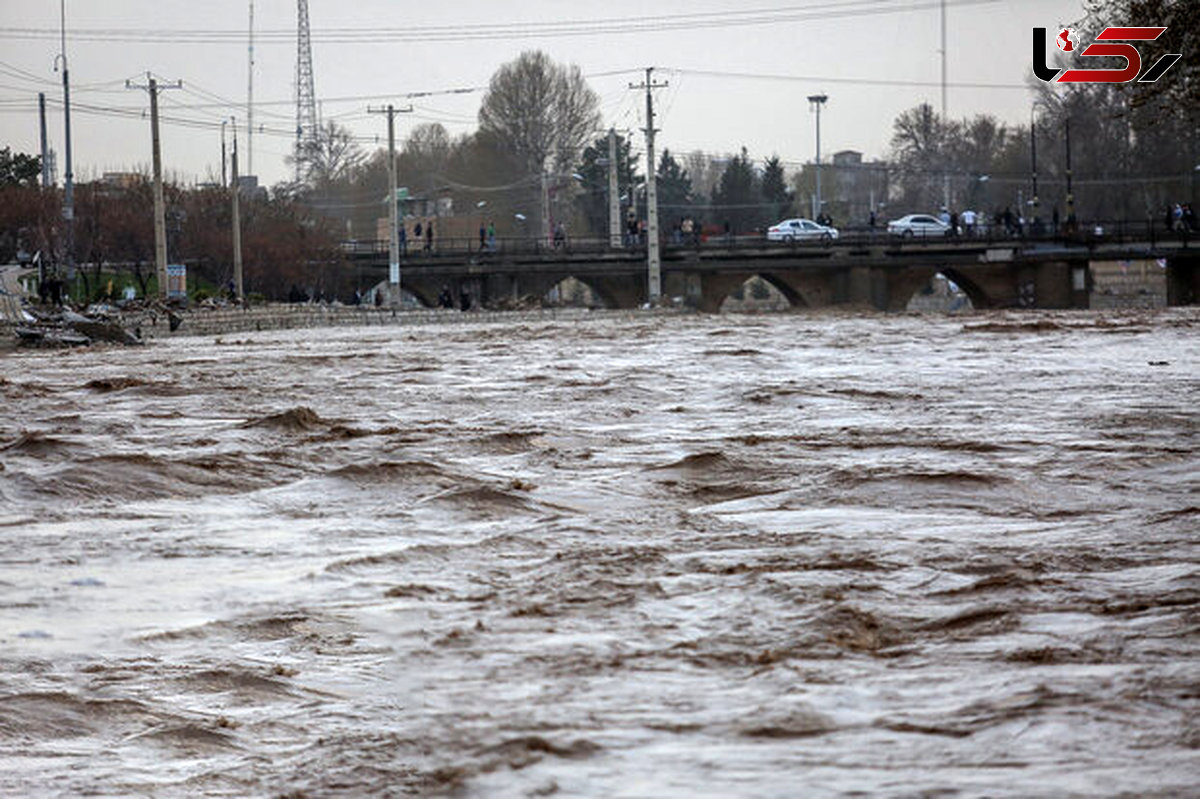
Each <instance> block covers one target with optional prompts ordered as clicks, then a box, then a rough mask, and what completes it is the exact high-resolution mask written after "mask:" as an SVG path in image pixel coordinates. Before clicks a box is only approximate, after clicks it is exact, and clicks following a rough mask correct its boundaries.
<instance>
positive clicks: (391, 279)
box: [387, 105, 400, 300]
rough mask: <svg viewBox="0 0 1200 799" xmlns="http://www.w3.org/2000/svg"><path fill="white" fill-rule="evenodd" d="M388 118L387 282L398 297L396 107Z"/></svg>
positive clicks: (398, 213)
mask: <svg viewBox="0 0 1200 799" xmlns="http://www.w3.org/2000/svg"><path fill="white" fill-rule="evenodd" d="M387 118H388V284H389V285H390V286H391V288H392V292H393V293H394V295H395V296H394V297H393V300H399V299H400V211H399V209H398V208H397V207H396V108H395V106H391V105H389V106H388V107H387Z"/></svg>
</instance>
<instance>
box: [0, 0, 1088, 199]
mask: <svg viewBox="0 0 1200 799" xmlns="http://www.w3.org/2000/svg"><path fill="white" fill-rule="evenodd" d="M250 5H251V4H250V2H249V0H200V1H197V0H86V2H85V0H65V8H66V30H67V42H66V54H67V59H68V64H69V67H70V79H71V102H72V114H71V123H72V143H73V160H74V171H75V174H76V179H77V180H87V179H90V178H94V177H98V176H99V175H100V174H101V173H103V172H105V171H112V170H122V169H135V168H139V167H143V166H144V165H146V164H148V163H149V161H150V132H149V129H150V125H149V121H148V116H144V115H148V108H149V101H148V98H147V95H146V93H145V92H143V91H139V90H131V89H126V88H125V81H126V79H133V80H134V81H135V82H139V83H145V73H146V72H147V71H151V72H153V73H154V74H155V75H156V76H158V77H159V78H160V79H161V80H163V81H174V80H182V81H183V83H184V88H183V89H182V90H171V91H165V92H163V93H162V95H161V106H160V108H161V112H162V114H163V117H164V123H163V127H162V149H163V162H164V168H165V169H166V170H168V172H170V173H173V174H175V175H176V176H178V177H179V178H181V179H183V180H185V181H190V180H204V179H208V178H210V177H212V176H217V177H219V176H220V173H221V133H220V125H221V120H222V119H227V118H228V117H229V116H230V115H236V116H237V124H238V127H239V130H240V131H241V132H242V138H241V142H242V144H241V147H242V151H243V170H244V169H245V148H246V140H245V138H244V129H245V124H246V116H247V114H246V97H247V90H248V79H247V70H248V66H247V60H248V58H247V56H248V48H247V39H246V33H247V30H248V27H249V12H250ZM253 6H254V28H255V36H256V39H255V68H254V99H255V111H254V114H255V119H254V121H255V127H256V128H258V127H259V126H265V129H264V130H262V131H260V132H258V133H256V134H255V137H254V143H253V167H254V171H255V172H256V173H258V175H259V176H260V179H261V180H262V181H263V182H265V183H267V184H271V183H274V182H277V181H279V180H282V179H284V178H285V177H287V175H288V174H289V173H288V168H287V167H286V166H285V165H284V161H283V157H284V155H285V154H287V153H288V152H290V151H291V148H292V146H293V143H294V130H295V119H296V106H295V71H296V50H297V48H296V15H297V4H296V3H295V2H292V0H255V2H254V3H253ZM308 8H309V17H310V25H311V31H312V38H313V47H312V55H313V68H314V77H315V88H316V95H317V99H318V101H319V103H320V113H321V115H322V117H323V118H325V119H335V120H337V121H338V122H339V123H340V124H343V125H345V126H347V127H348V128H350V129H351V130H352V131H354V132H355V133H356V134H357V135H359V136H363V137H372V140H371V141H368V142H364V144H365V146H367V147H368V148H369V149H370V148H373V146H374V144H373V141H374V139H373V137H376V136H378V137H379V141H380V143H381V144H384V143H386V131H387V128H386V123H385V120H384V117H382V116H375V115H369V114H368V113H367V107H368V105H372V106H378V105H380V104H386V103H387V102H389V101H391V102H394V103H395V104H396V105H398V106H400V105H405V104H406V103H408V102H410V100H407V99H406V98H405V97H404V95H406V94H408V93H412V92H434V94H432V95H430V96H426V97H420V98H415V99H412V100H411V102H412V104H413V105H414V106H415V109H416V110H415V113H412V114H406V115H404V116H402V117H398V132H397V136H398V138H400V139H403V137H404V136H405V135H406V133H407V131H408V130H409V129H410V128H411V127H412V126H413V125H414V124H417V123H419V122H429V121H437V122H441V123H442V124H444V125H445V126H446V127H447V128H448V129H449V130H450V132H451V133H452V134H458V133H464V132H469V131H471V130H474V129H475V127H476V114H477V112H478V108H479V103H480V100H481V99H482V96H483V92H482V91H473V92H465V93H455V94H451V93H442V92H447V91H448V90H453V89H473V88H483V87H486V86H487V82H488V80H489V78H490V77H491V75H492V74H493V73H494V72H495V70H496V69H497V67H499V66H500V65H501V64H503V63H504V62H506V61H510V60H512V59H513V58H515V57H516V56H517V55H518V54H519V53H520V52H521V51H522V50H526V49H541V50H544V51H546V52H547V53H548V54H549V55H550V56H551V57H552V58H554V59H555V60H556V61H560V62H565V63H574V64H577V65H579V67H580V68H581V69H582V70H583V72H584V74H585V75H587V76H589V83H590V84H591V86H592V88H593V89H595V90H596V92H597V93H598V94H599V95H600V98H601V111H602V114H603V116H604V123H605V125H606V126H607V125H610V124H611V125H615V126H616V127H617V128H618V129H619V130H629V129H636V128H639V127H641V126H642V125H643V124H644V121H643V120H644V109H645V95H644V93H643V92H639V91H632V90H630V89H629V88H628V84H629V83H630V82H634V83H636V82H640V81H641V80H642V79H643V77H644V74H643V73H642V72H641V70H643V69H644V68H645V67H647V66H654V67H656V72H655V78H656V79H658V80H663V81H666V82H668V83H669V86H668V87H666V88H664V89H660V90H658V91H657V92H656V111H657V112H658V113H657V123H658V127H659V128H660V130H661V133H660V134H659V138H658V147H659V149H661V148H662V147H668V148H670V149H671V150H672V151H674V152H677V153H686V152H688V151H691V150H703V151H705V152H709V153H714V154H724V153H730V152H736V151H737V150H738V149H739V148H741V147H742V146H745V147H746V148H747V149H748V151H749V153H750V156H751V157H752V158H754V159H763V158H765V157H768V156H771V155H773V154H777V155H779V156H780V157H781V158H782V159H783V160H784V161H785V163H788V164H789V165H791V166H798V165H799V164H800V163H803V162H806V161H810V160H812V158H813V156H814V151H815V129H814V128H815V126H814V118H813V114H812V113H811V112H810V110H809V104H808V102H807V101H806V99H805V98H806V97H807V96H808V95H810V94H814V93H824V94H826V95H827V96H828V97H829V100H828V102H827V104H826V105H825V107H824V109H823V111H822V114H821V149H822V153H823V154H825V155H828V154H829V153H832V152H835V151H837V150H843V149H854V150H860V151H862V152H864V153H865V154H866V156H867V157H868V158H875V157H882V156H884V155H886V153H887V149H888V142H889V139H890V137H891V129H892V121H893V120H894V119H895V117H896V115H897V114H898V113H900V112H901V111H903V110H905V109H906V108H910V107H912V106H914V105H916V104H917V103H920V102H922V101H927V102H930V103H932V104H933V106H934V108H935V109H936V108H940V105H941V89H940V80H941V57H940V54H939V49H940V46H941V45H940V38H941V28H940V8H939V2H938V0H815V1H813V2H799V0H790V2H789V0H779V1H778V2H771V0H760V2H751V3H749V4H740V3H737V2H734V0H690V1H689V2H687V3H677V2H644V1H643V2H635V1H634V0H609V2H606V3H603V4H595V5H589V4H585V3H575V2H571V3H568V2H563V1H561V0H522V2H520V3H507V2H496V1H493V2H482V1H481V0H445V1H444V2H439V3H434V2H429V3H416V2H399V0H341V1H340V2H335V1H334V0H309V3H308ZM1082 16H1083V10H1082V3H1081V0H1011V1H1010V2H1001V1H998V0H993V1H989V0H947V12H946V18H947V31H948V34H947V45H948V46H947V53H948V62H947V63H948V74H949V82H950V88H949V93H948V110H949V114H950V116H952V117H962V116H969V115H974V114H978V113H985V112H986V113H991V114H994V115H996V116H997V117H999V118H1000V119H1002V120H1004V121H1008V122H1024V121H1027V120H1028V118H1029V108H1030V95H1029V93H1028V91H1027V90H1026V89H1024V88H1023V87H1024V85H1025V83H1026V80H1027V75H1028V74H1029V72H1030V29H1031V28H1032V27H1035V26H1044V27H1046V28H1054V27H1056V26H1059V25H1061V24H1067V23H1071V22H1074V21H1077V20H1079V19H1080V18H1081V17H1082ZM0 19H2V20H3V22H2V27H0V145H7V146H11V147H13V148H14V149H15V150H17V151H20V152H28V153H36V152H37V151H38V147H39V145H38V115H37V93H38V92H39V91H42V92H45V93H46V95H47V98H48V101H49V102H50V110H49V113H48V129H49V139H50V146H51V148H53V149H55V150H58V151H59V153H60V159H59V175H60V178H61V174H62V172H63V161H62V156H61V152H62V142H63V139H64V136H63V116H62V110H61V106H62V84H61V76H60V75H59V74H58V73H56V72H55V71H54V65H55V58H56V56H57V55H58V53H59V52H60V49H61V45H60V39H59V30H60V2H56V1H55V0H0ZM556 24H557V28H556V30H558V31H560V32H564V33H566V34H567V35H545V33H546V31H547V28H548V27H552V26H555V25H556ZM531 34H534V35H531ZM635 141H636V144H637V147H638V148H639V150H640V149H642V148H643V140H642V135H641V133H640V132H639V133H637V134H636V135H635Z"/></svg>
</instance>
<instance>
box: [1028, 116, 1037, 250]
mask: <svg viewBox="0 0 1200 799" xmlns="http://www.w3.org/2000/svg"><path fill="white" fill-rule="evenodd" d="M1029 166H1030V170H1031V172H1032V174H1031V177H1032V179H1033V197H1032V199H1031V200H1030V205H1031V207H1032V208H1033V214H1032V218H1033V225H1034V226H1035V228H1036V226H1037V224H1038V185H1037V120H1036V119H1035V118H1034V116H1033V112H1032V111H1031V112H1030V114H1029Z"/></svg>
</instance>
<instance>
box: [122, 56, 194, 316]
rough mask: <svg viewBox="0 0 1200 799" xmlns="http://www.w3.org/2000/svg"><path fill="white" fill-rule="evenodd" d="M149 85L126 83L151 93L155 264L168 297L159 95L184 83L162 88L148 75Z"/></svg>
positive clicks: (161, 287) (159, 280) (130, 87)
mask: <svg viewBox="0 0 1200 799" xmlns="http://www.w3.org/2000/svg"><path fill="white" fill-rule="evenodd" d="M146 77H148V78H149V79H150V82H149V85H147V86H137V85H135V84H134V83H133V82H132V81H128V80H127V81H125V88H127V89H146V90H147V91H149V92H150V148H151V157H152V159H153V167H154V263H155V268H156V269H155V271H156V272H157V273H158V293H159V294H160V295H162V296H163V297H164V298H165V297H166V296H167V226H166V220H165V218H164V217H165V214H166V210H165V203H164V202H163V185H162V148H161V146H160V144H159V137H158V93H159V91H161V90H162V89H179V88H182V87H183V81H178V80H177V81H175V82H174V83H172V84H169V85H166V86H162V87H160V86H159V85H158V81H157V80H156V79H155V78H153V77H151V76H150V75H148V74H147V76H146Z"/></svg>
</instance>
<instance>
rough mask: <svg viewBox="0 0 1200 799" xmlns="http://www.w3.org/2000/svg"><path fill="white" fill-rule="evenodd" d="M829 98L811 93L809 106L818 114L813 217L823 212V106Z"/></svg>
mask: <svg viewBox="0 0 1200 799" xmlns="http://www.w3.org/2000/svg"><path fill="white" fill-rule="evenodd" d="M828 99H829V98H828V97H827V96H826V95H824V94H810V95H809V96H808V107H809V109H810V110H812V111H815V112H816V114H817V196H816V198H815V199H814V200H813V214H812V215H813V219H816V218H817V217H818V216H819V215H820V213H821V106H823V105H824V104H825V101H826V100H828Z"/></svg>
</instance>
